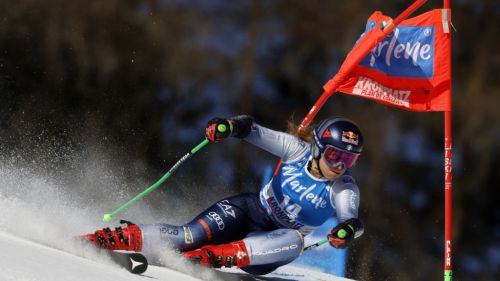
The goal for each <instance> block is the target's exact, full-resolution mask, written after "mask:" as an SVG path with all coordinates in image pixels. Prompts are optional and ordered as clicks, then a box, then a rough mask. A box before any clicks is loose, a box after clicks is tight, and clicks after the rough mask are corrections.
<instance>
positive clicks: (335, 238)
mask: <svg viewBox="0 0 500 281" xmlns="http://www.w3.org/2000/svg"><path fill="white" fill-rule="evenodd" d="M353 220H356V219H350V220H347V221H345V222H343V223H339V224H338V225H337V226H336V227H334V228H333V229H332V230H331V231H330V234H328V236H327V237H328V242H330V245H332V247H335V248H337V249H344V248H345V247H347V246H348V245H349V244H350V243H351V241H352V240H353V239H354V232H355V230H356V229H355V224H354V223H353Z"/></svg>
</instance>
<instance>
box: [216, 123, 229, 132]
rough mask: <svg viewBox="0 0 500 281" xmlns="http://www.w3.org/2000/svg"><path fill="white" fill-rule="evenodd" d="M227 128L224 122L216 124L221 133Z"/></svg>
mask: <svg viewBox="0 0 500 281" xmlns="http://www.w3.org/2000/svg"><path fill="white" fill-rule="evenodd" d="M226 130H227V126H226V125H224V124H219V125H218V126H217V131H219V132H221V133H224V132H225V131H226Z"/></svg>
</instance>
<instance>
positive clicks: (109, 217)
mask: <svg viewBox="0 0 500 281" xmlns="http://www.w3.org/2000/svg"><path fill="white" fill-rule="evenodd" d="M227 129H228V128H227V127H226V126H225V125H224V124H219V125H218V126H217V130H218V131H219V132H225V131H226V130H227ZM208 143H209V140H208V139H206V138H205V140H203V141H202V142H201V143H200V144H198V145H197V146H195V147H194V148H193V149H192V150H191V151H190V152H188V153H187V154H186V155H184V156H182V158H181V159H179V161H177V163H175V164H174V166H172V168H170V170H168V172H167V173H166V174H165V175H163V177H161V178H160V179H159V180H158V181H157V182H156V183H154V184H153V185H151V186H150V187H148V188H147V189H145V190H144V191H143V192H141V193H139V194H137V195H136V196H135V197H134V198H132V199H130V200H129V201H128V202H127V203H125V204H123V205H122V206H120V207H119V208H118V209H116V210H114V211H113V212H111V213H109V214H104V216H103V218H102V220H103V221H105V222H110V221H111V220H112V219H113V217H114V216H115V215H116V214H118V213H120V212H121V211H123V210H124V209H125V208H127V207H128V206H130V205H132V204H133V203H134V202H135V201H137V200H139V199H141V198H142V197H144V196H146V195H148V194H149V193H150V192H151V191H153V190H155V189H156V188H157V187H158V186H160V185H161V184H162V183H163V182H164V181H165V180H166V179H168V177H170V175H172V173H173V172H174V171H175V170H176V169H177V168H178V167H179V166H180V165H181V164H182V163H184V161H186V160H187V159H188V158H189V157H191V156H192V155H193V154H195V153H196V152H198V151H199V150H200V149H202V148H203V147H204V146H205V145H207V144H208Z"/></svg>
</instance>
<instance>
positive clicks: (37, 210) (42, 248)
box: [0, 162, 348, 281]
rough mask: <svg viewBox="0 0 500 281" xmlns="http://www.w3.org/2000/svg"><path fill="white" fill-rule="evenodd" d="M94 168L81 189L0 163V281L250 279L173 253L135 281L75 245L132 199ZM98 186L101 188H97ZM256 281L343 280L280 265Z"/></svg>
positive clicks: (140, 217)
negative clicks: (113, 208)
mask: <svg viewBox="0 0 500 281" xmlns="http://www.w3.org/2000/svg"><path fill="white" fill-rule="evenodd" d="M100 168H101V169H99V168H93V169H90V171H86V172H85V173H84V176H83V182H81V183H80V184H81V187H80V186H78V187H79V188H76V189H75V188H74V187H73V188H66V187H65V186H64V185H62V184H61V181H60V180H59V179H57V178H54V177H53V176H48V175H43V174H39V173H35V172H33V171H31V170H30V169H26V168H18V167H13V166H12V165H6V164H4V163H2V162H0V210H1V211H2V215H1V216H0V249H1V250H0V281H58V280H65V281H67V280H75V281H86V280H92V281H96V280H124V281H129V280H130V281H132V280H176V281H184V280H189V281H191V280H248V279H247V278H248V275H247V276H245V275H235V274H238V273H239V274H242V271H240V270H237V269H234V270H233V269H231V270H229V271H230V272H234V273H235V274H233V275H221V274H215V273H214V272H213V271H212V270H208V269H204V268H200V267H199V266H193V265H191V264H188V263H185V262H183V261H182V259H180V258H179V255H178V254H175V253H173V252H172V253H165V254H164V255H163V257H164V260H163V261H162V262H163V263H164V264H166V265H167V266H168V268H167V267H157V266H149V267H148V270H147V271H146V272H145V273H144V274H143V275H141V276H138V275H134V274H131V273H129V272H128V271H126V270H124V269H122V268H120V267H119V266H117V265H116V264H114V263H113V262H112V261H110V260H109V259H108V258H106V257H103V256H101V255H98V254H97V253H96V252H94V251H93V250H89V249H88V248H87V247H84V246H82V245H81V243H78V242H76V241H75V240H74V239H73V237H74V236H76V235H81V234H84V233H89V232H92V231H93V230H95V229H99V228H102V227H104V226H108V224H104V223H102V222H101V221H100V218H101V217H102V214H103V213H105V212H106V211H109V210H107V209H105V208H104V207H106V208H107V206H119V205H120V204H121V203H123V202H124V200H125V199H128V198H130V194H123V192H122V191H121V186H122V185H124V183H121V182H120V181H119V180H117V179H116V178H115V177H113V176H109V175H107V174H106V175H104V176H103V173H105V171H106V170H105V169H104V170H103V169H102V167H100ZM103 171H104V172H103ZM89 175H90V176H89ZM103 178H104V179H105V181H106V180H107V182H102V181H103ZM80 181H81V179H80ZM103 185H105V186H106V188H107V190H104V191H103V190H102V189H103V188H102V186H103ZM89 194H90V195H89ZM110 194H111V195H110ZM128 214H133V215H132V216H133V220H137V221H154V216H153V215H152V214H151V213H149V212H148V206H147V205H146V204H144V203H141V202H138V203H137V204H136V205H135V206H133V207H132V208H130V209H129V210H128ZM134 216H135V217H134ZM114 225H117V223H116V222H115V224H114ZM235 276H236V277H235ZM258 280H280V281H287V280H299V281H305V280H325V281H326V280H334V281H337V280H348V279H344V278H337V277H334V276H332V275H329V274H325V273H320V272H316V271H312V270H308V269H306V268H298V267H295V266H285V267H282V268H280V269H279V270H277V271H276V272H275V273H274V274H271V275H266V276H264V277H261V278H259V279H258Z"/></svg>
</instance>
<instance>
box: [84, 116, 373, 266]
mask: <svg viewBox="0 0 500 281" xmlns="http://www.w3.org/2000/svg"><path fill="white" fill-rule="evenodd" d="M220 125H224V126H225V127H227V128H229V130H225V131H224V130H219V129H218V128H221V127H220ZM224 126H222V127H224ZM229 136H232V137H236V138H241V139H244V140H246V141H248V142H249V143H251V144H253V145H256V146H258V147H260V148H262V149H264V150H266V151H268V152H270V153H272V154H274V155H276V156H279V157H280V158H281V160H282V164H281V165H280V167H279V168H278V170H277V171H276V172H275V175H274V176H273V178H272V179H271V181H270V182H269V183H268V184H267V185H266V186H264V187H263V188H262V190H261V191H260V193H259V194H258V195H257V194H253V193H245V194H240V195H236V196H233V197H229V198H226V199H223V200H221V201H219V202H217V203H215V204H214V205H212V206H211V207H209V208H208V209H207V210H205V211H204V212H202V213H201V214H199V215H198V216H197V217H196V218H194V219H193V220H192V221H191V222H189V223H187V224H184V225H180V226H176V225H170V224H138V225H136V224H133V223H130V222H127V221H120V223H126V224H127V227H124V228H121V227H117V228H116V229H115V230H111V229H109V228H105V229H103V230H98V231H96V232H95V233H94V234H88V235H85V236H83V237H81V239H85V240H89V241H91V242H92V243H93V244H94V245H96V246H98V247H102V248H107V249H109V250H128V251H136V252H142V253H143V254H144V255H145V256H147V257H148V258H150V259H153V260H155V259H159V257H160V256H161V251H162V250H159V248H162V247H165V246H169V247H172V248H174V249H176V250H178V251H180V252H181V253H182V254H183V255H184V256H185V257H186V258H187V259H189V260H193V261H195V262H198V263H200V264H201V265H204V266H211V267H222V266H224V267H232V266H237V267H239V268H241V269H243V270H244V271H246V272H248V273H250V274H266V273H269V272H271V271H273V270H275V269H276V268H277V267H279V266H282V265H285V264H287V263H290V262H291V261H293V260H294V259H296V258H297V257H298V256H299V255H301V253H302V250H303V248H304V239H303V238H304V236H305V235H307V234H309V233H311V232H312V231H313V230H314V229H315V228H317V227H319V226H320V225H322V224H323V223H324V222H325V221H326V220H327V219H328V218H330V217H332V216H335V217H336V218H337V220H338V221H339V224H338V225H337V226H335V227H334V228H333V229H332V230H331V231H330V233H329V234H328V240H329V242H330V244H331V245H332V246H333V247H335V248H344V247H346V246H347V245H348V244H349V243H350V242H351V241H352V240H353V239H354V238H357V237H359V236H361V235H362V234H363V231H364V227H363V223H362V222H361V220H360V219H358V218H357V216H358V206H359V190H358V187H357V185H356V183H355V181H354V179H353V178H352V176H351V175H350V173H349V169H350V168H352V167H353V166H354V165H355V163H356V160H357V159H358V156H359V155H360V153H361V150H362V148H363V137H362V135H361V132H360V130H359V128H358V127H357V126H356V125H355V124H354V123H353V122H352V121H350V120H348V119H345V118H341V117H334V118H329V119H326V120H323V121H321V122H320V123H319V124H318V125H317V126H316V127H315V128H314V130H313V132H312V141H311V143H310V144H308V143H306V142H305V141H304V140H302V139H301V138H299V137H297V136H295V135H292V134H288V133H284V132H277V131H273V130H270V129H268V128H265V127H262V126H260V125H258V124H257V123H255V122H254V120H253V118H252V117H250V116H246V115H243V116H237V117H233V118H231V119H221V118H214V119H212V120H210V121H209V123H208V126H207V128H206V137H207V139H208V140H209V141H211V142H219V141H220V140H222V139H225V138H227V137H229Z"/></svg>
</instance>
